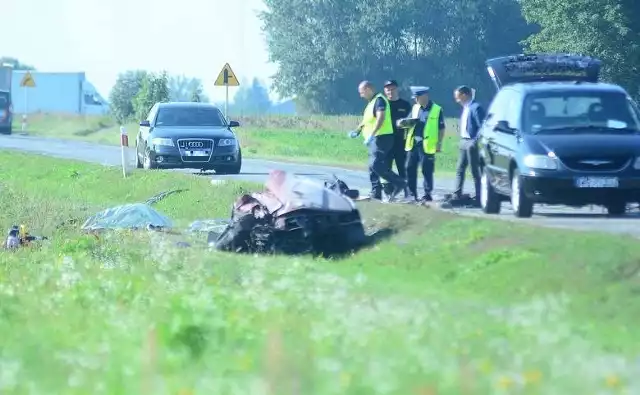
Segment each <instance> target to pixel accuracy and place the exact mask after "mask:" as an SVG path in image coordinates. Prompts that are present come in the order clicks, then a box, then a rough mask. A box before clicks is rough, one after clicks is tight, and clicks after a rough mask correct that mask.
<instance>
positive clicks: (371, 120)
mask: <svg viewBox="0 0 640 395" xmlns="http://www.w3.org/2000/svg"><path fill="white" fill-rule="evenodd" d="M379 97H381V98H382V99H383V100H384V101H385V103H387V107H386V109H385V111H384V121H383V122H382V126H381V127H380V130H378V133H376V136H382V135H385V134H393V120H392V119H391V104H389V100H387V98H386V97H384V95H382V94H380V93H378V94H377V95H375V96H374V97H373V98H372V99H371V100H370V101H369V104H367V106H366V107H365V109H364V114H363V115H362V125H364V126H363V127H362V137H364V139H365V140H366V139H368V138H369V136H371V133H373V129H375V127H376V116H375V114H374V112H373V106H374V105H375V103H376V100H377V99H378V98H379Z"/></svg>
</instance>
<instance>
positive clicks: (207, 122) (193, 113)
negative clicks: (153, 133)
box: [156, 106, 226, 127]
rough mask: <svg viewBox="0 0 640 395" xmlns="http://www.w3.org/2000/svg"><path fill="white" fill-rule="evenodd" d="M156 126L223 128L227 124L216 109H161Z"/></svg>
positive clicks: (193, 107) (188, 107) (192, 107)
mask: <svg viewBox="0 0 640 395" xmlns="http://www.w3.org/2000/svg"><path fill="white" fill-rule="evenodd" d="M156 126H159V127H162V126H185V127H196V126H202V127H223V126H226V122H225V120H224V117H223V116H222V113H220V110H218V109H217V108H215V107H199V106H185V107H178V106H176V107H171V106H168V107H161V108H160V109H159V110H158V118H157V119H156Z"/></svg>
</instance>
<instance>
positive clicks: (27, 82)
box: [20, 71, 36, 88]
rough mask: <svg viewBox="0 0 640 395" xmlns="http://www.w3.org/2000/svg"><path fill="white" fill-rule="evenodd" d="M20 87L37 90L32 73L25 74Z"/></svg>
mask: <svg viewBox="0 0 640 395" xmlns="http://www.w3.org/2000/svg"><path fill="white" fill-rule="evenodd" d="M20 86H24V87H27V88H35V87H36V81H35V80H34V79H33V76H32V75H31V72H29V71H27V72H26V73H24V77H22V81H20Z"/></svg>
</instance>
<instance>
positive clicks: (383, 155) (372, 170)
mask: <svg viewBox="0 0 640 395" xmlns="http://www.w3.org/2000/svg"><path fill="white" fill-rule="evenodd" d="M393 146H394V137H393V135H390V134H389V135H387V134H385V135H382V136H376V137H374V138H373V139H372V140H371V142H370V143H369V180H370V181H371V193H372V195H373V196H374V197H376V198H379V197H381V196H382V183H381V182H380V178H384V179H385V180H387V181H388V182H390V183H391V184H392V185H393V186H395V187H398V188H403V187H404V186H405V181H404V178H402V177H400V176H399V175H397V174H396V173H394V172H393V171H392V170H391V163H390V161H391V158H392V156H391V155H392V153H393Z"/></svg>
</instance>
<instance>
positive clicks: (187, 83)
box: [109, 70, 272, 122]
mask: <svg viewBox="0 0 640 395" xmlns="http://www.w3.org/2000/svg"><path fill="white" fill-rule="evenodd" d="M169 101H173V102H176V101H178V102H180V101H181V102H186V101H191V102H209V101H210V100H209V98H208V97H207V96H206V95H205V94H204V93H203V89H202V81H201V80H200V79H198V78H187V77H185V76H168V75H167V73H166V72H162V73H150V72H147V71H144V70H129V71H126V72H124V73H121V74H120V75H119V76H118V79H117V80H116V83H115V84H114V86H113V89H112V90H111V92H110V94H109V105H110V109H111V113H112V114H113V115H114V117H115V118H116V119H117V120H118V121H119V122H126V121H128V120H141V119H143V118H144V117H145V116H146V115H147V113H148V112H149V110H150V109H151V107H152V106H153V105H154V104H155V103H158V102H160V103H162V102H169ZM216 104H217V105H218V106H219V107H220V108H222V107H223V106H224V103H216ZM271 106H272V103H271V100H270V98H269V94H268V91H267V88H266V87H265V86H264V85H263V84H262V83H261V82H260V81H259V80H258V79H254V80H253V82H252V83H251V84H250V83H248V82H247V81H243V83H241V85H240V88H239V90H238V92H237V93H236V95H235V96H234V98H233V102H232V103H231V104H230V106H229V110H230V113H233V114H237V115H257V114H264V113H266V112H267V111H268V110H269V109H270V108H271Z"/></svg>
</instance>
